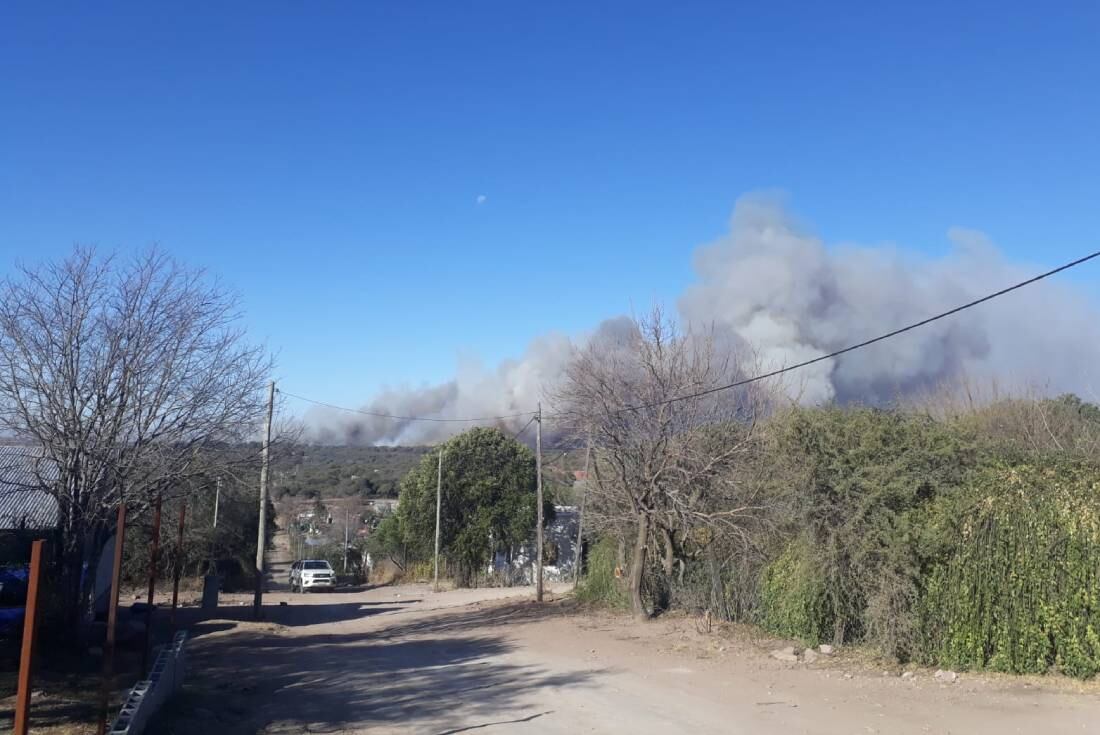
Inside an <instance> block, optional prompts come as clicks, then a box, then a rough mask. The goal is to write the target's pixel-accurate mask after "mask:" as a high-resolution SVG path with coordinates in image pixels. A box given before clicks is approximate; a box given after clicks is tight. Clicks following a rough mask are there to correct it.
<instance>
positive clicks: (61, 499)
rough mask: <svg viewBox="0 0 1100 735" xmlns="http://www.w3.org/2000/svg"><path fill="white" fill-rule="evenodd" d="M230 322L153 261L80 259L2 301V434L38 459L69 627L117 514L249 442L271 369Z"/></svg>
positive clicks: (228, 314) (83, 253)
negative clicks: (54, 515) (54, 518)
mask: <svg viewBox="0 0 1100 735" xmlns="http://www.w3.org/2000/svg"><path fill="white" fill-rule="evenodd" d="M239 322H240V315H239V312H238V306H237V301H236V299H235V298H234V297H233V296H232V295H231V294H229V293H228V292H226V291H225V290H224V289H223V288H221V287H220V286H219V285H218V284H216V283H212V282H211V281H210V279H209V278H207V276H206V275H205V274H204V273H203V272H202V271H200V270H193V269H188V268H185V267H183V266H181V265H180V264H179V263H177V262H176V261H174V260H173V259H171V258H170V257H168V256H166V255H164V254H163V253H161V252H158V251H150V252H147V253H145V254H143V255H141V256H140V257H137V258H135V259H133V260H129V261H125V262H123V261H120V260H119V259H117V258H114V257H103V256H100V255H98V254H97V253H96V252H95V251H94V250H91V249H84V248H77V249H75V250H74V252H73V253H72V254H71V255H70V256H69V257H68V258H67V259H65V260H63V261H60V262H56V263H48V264H45V265H43V266H41V267H36V268H30V267H21V268H20V269H19V270H18V272H17V275H16V276H15V277H13V278H9V279H8V280H7V281H6V282H5V283H4V284H3V285H2V287H0V431H2V432H4V433H7V434H11V435H14V436H16V437H18V438H20V439H22V440H26V441H28V442H31V443H33V444H34V445H36V447H37V450H38V451H39V452H40V458H39V474H40V476H41V478H42V482H43V485H44V486H46V487H48V488H49V490H50V492H51V493H52V494H53V495H54V496H55V497H56V499H57V502H58V506H59V516H60V529H59V531H60V538H61V544H60V548H59V549H58V561H59V562H60V565H59V569H60V572H61V580H60V582H61V584H62V604H64V605H65V609H66V613H67V614H68V615H69V616H70V620H72V621H73V622H75V620H76V619H77V618H78V617H79V616H80V615H81V613H82V611H83V610H85V609H86V607H87V601H88V596H89V593H90V582H91V579H90V577H91V575H83V574H82V570H83V569H84V567H85V563H86V562H87V561H88V557H89V556H90V555H91V554H92V553H94V552H95V551H97V550H98V549H99V548H100V547H101V546H102V543H103V541H104V539H105V538H106V536H107V535H108V534H109V533H110V521H109V519H110V518H111V517H112V515H113V513H114V511H115V509H117V507H118V504H119V503H126V505H127V506H128V508H130V509H133V510H138V511H140V510H142V509H144V508H145V507H147V506H148V504H149V502H150V500H151V499H152V497H153V496H154V495H155V494H156V493H158V492H171V491H172V490H173V489H174V488H178V487H182V486H184V485H185V484H186V482H187V480H188V478H189V477H191V476H192V475H193V474H196V473H200V472H203V473H209V472H210V471H211V468H210V461H211V457H216V456H221V457H225V456H230V454H229V453H225V452H221V453H210V452H207V450H208V449H210V448H212V447H216V446H224V445H226V444H227V443H235V442H239V441H241V440H242V439H245V438H248V437H249V436H251V435H252V434H253V433H254V431H255V427H256V426H257V421H258V419H259V417H260V415H261V412H262V408H263V394H262V388H263V383H264V381H265V380H266V379H267V378H268V375H269V372H270V369H271V360H270V358H269V357H268V356H267V354H266V353H265V351H264V350H263V349H262V348H260V347H258V346H254V345H250V344H248V343H247V342H246V341H245V338H244V333H243V331H242V329H241V327H240V324H239ZM82 578H83V584H82Z"/></svg>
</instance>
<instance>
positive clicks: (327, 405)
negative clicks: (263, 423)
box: [277, 388, 536, 424]
mask: <svg viewBox="0 0 1100 735" xmlns="http://www.w3.org/2000/svg"><path fill="white" fill-rule="evenodd" d="M277 390H278V391H279V393H281V394H282V395H284V396H286V397H287V398H297V399H298V400H299V401H305V402H306V403H313V404H316V405H318V406H324V407H325V408H331V409H335V410H337V411H346V412H348V413H358V414H362V415H363V416H373V417H375V418H379V419H394V420H395V421H434V422H436V423H441V424H451V423H459V424H461V423H474V422H479V421H506V420H507V419H520V418H523V417H524V416H534V415H535V413H536V412H535V411H525V412H524V413H514V414H510V415H508V416H482V417H480V418H461V419H448V418H441V417H438V416H395V415H393V414H388V413H377V412H375V411H366V410H363V409H360V408H348V407H347V406H337V405H336V404H334V403H325V402H324V401H317V400H314V399H312V398H306V397H305V396H299V395H296V394H294V393H287V392H286V391H285V390H283V389H281V388H279V389H277ZM532 420H534V419H532Z"/></svg>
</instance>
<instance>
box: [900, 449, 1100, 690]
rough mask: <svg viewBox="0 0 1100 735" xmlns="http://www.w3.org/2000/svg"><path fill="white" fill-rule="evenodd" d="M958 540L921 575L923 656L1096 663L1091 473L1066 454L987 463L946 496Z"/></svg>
mask: <svg viewBox="0 0 1100 735" xmlns="http://www.w3.org/2000/svg"><path fill="white" fill-rule="evenodd" d="M948 505H949V508H948V512H945V513H943V514H942V516H943V518H944V521H943V522H944V524H945V525H946V527H947V528H948V529H949V530H950V531H952V532H953V533H954V534H955V535H956V538H957V539H958V543H957V544H956V545H955V548H954V549H953V552H952V553H951V554H950V555H949V557H948V558H947V559H946V560H944V562H943V563H940V564H937V565H935V566H934V567H933V568H932V569H931V570H930V573H929V574H928V576H927V580H926V583H925V592H924V595H923V599H922V603H921V607H922V613H923V615H922V618H923V626H922V627H923V629H924V632H925V635H926V640H925V650H924V655H925V657H926V658H927V659H928V660H929V661H935V662H937V663H941V664H944V665H951V666H957V667H960V668H974V669H978V668H990V669H993V670H995V671H1007V672H1015V673H1042V672H1045V671H1048V670H1050V669H1051V668H1052V667H1056V668H1057V669H1059V670H1061V671H1062V672H1064V673H1066V674H1069V675H1070V676H1078V677H1088V676H1092V675H1094V674H1096V673H1097V672H1098V671H1100V474H1098V473H1097V471H1096V469H1094V468H1090V467H1087V466H1083V465H1074V464H1069V463H1056V464H1048V465H1046V466H1033V465H1016V466H1011V467H1000V468H995V469H991V470H989V471H987V472H985V473H983V474H982V475H981V476H980V477H978V478H976V480H975V482H974V484H973V486H972V487H970V488H968V493H967V495H966V497H965V506H964V507H962V508H960V507H958V506H959V505H960V503H958V502H955V503H949V504H948Z"/></svg>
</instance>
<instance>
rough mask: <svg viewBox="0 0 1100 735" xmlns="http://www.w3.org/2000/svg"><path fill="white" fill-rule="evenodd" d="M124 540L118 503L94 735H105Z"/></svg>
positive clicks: (121, 506)
mask: <svg viewBox="0 0 1100 735" xmlns="http://www.w3.org/2000/svg"><path fill="white" fill-rule="evenodd" d="M125 538H126V503H125V502H124V501H123V499H122V498H121V497H120V498H119V501H118V521H116V523H115V556H114V560H113V561H112V562H111V596H110V598H109V599H108V603H107V639H106V641H104V643H103V681H102V682H101V684H100V687H99V721H98V723H97V725H96V735H107V705H108V703H109V702H110V696H111V683H112V681H113V679H114V674H115V632H116V630H117V628H118V592H119V589H118V588H119V583H120V580H121V579H122V549H123V540H124V539H125Z"/></svg>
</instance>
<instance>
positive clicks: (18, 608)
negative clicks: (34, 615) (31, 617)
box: [0, 567, 27, 638]
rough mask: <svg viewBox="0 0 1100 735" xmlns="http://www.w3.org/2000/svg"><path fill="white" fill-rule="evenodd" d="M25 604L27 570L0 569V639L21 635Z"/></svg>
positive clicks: (17, 568)
mask: <svg viewBox="0 0 1100 735" xmlns="http://www.w3.org/2000/svg"><path fill="white" fill-rule="evenodd" d="M26 604H27V569H26V568H25V567H24V568H19V567H16V568H7V569H0V637H3V638H7V637H13V636H19V635H22V633H23V617H24V616H25V615H26Z"/></svg>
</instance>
